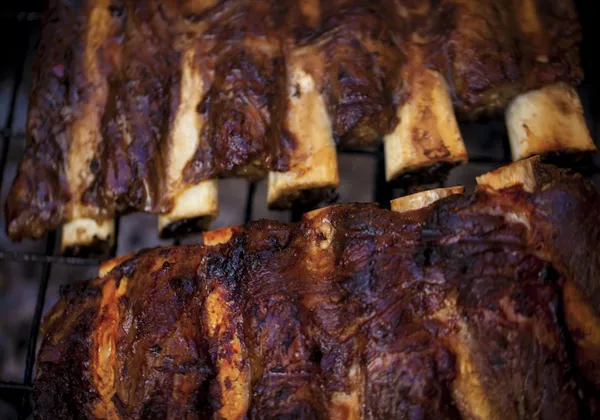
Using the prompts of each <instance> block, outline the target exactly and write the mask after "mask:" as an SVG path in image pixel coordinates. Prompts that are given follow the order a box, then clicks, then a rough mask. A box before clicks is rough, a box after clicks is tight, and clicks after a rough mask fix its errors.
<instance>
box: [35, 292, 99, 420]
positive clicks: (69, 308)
mask: <svg viewBox="0 0 600 420" xmlns="http://www.w3.org/2000/svg"><path fill="white" fill-rule="evenodd" d="M101 297H102V291H101V289H100V288H99V287H98V284H97V282H96V284H81V285H78V286H75V287H74V288H71V289H69V290H68V291H66V293H64V294H62V298H61V300H60V302H59V303H58V304H57V305H56V306H55V307H54V308H53V309H52V310H51V311H50V312H49V314H48V315H46V318H45V320H44V333H46V334H48V335H47V337H46V338H45V339H44V340H43V341H42V348H43V349H42V350H40V351H39V353H38V357H37V372H36V378H35V386H34V391H33V395H34V399H35V417H36V418H40V419H45V418H65V419H66V418H77V417H79V416H80V414H81V412H82V411H83V412H85V411H87V410H89V409H90V406H91V404H92V402H93V401H94V400H95V399H97V398H98V393H97V391H96V388H95V387H94V385H93V380H92V372H91V369H90V353H89V352H90V348H91V346H92V343H91V342H92V340H91V337H92V332H93V329H94V320H95V319H96V318H97V317H98V311H99V308H100V300H101Z"/></svg>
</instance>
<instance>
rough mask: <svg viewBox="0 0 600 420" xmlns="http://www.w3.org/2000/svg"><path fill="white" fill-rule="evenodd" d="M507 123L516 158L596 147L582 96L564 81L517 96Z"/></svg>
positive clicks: (508, 113) (511, 147)
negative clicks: (582, 103) (588, 124)
mask: <svg viewBox="0 0 600 420" xmlns="http://www.w3.org/2000/svg"><path fill="white" fill-rule="evenodd" d="M506 125H507V127H508V138H509V141H510V149H511V151H512V157H513V160H519V159H523V158H526V157H529V156H532V155H538V154H546V153H551V152H571V153H572V152H591V151H595V150H596V146H595V145H594V141H593V140H592V138H591V136H590V132H589V130H588V128H587V125H586V123H585V119H584V117H583V107H582V106H581V102H580V100H579V96H578V95H577V92H576V91H575V89H573V88H572V87H570V86H568V85H566V84H564V83H557V84H554V85H550V86H545V87H543V88H541V89H538V90H533V91H530V92H527V93H524V94H521V95H519V96H517V97H516V98H515V99H514V100H513V101H512V102H511V104H510V105H509V106H508V109H507V111H506Z"/></svg>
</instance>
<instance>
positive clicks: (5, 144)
mask: <svg viewBox="0 0 600 420" xmlns="http://www.w3.org/2000/svg"><path fill="white" fill-rule="evenodd" d="M29 36H30V34H29V32H27V34H26V35H25V36H24V37H23V39H22V40H21V41H22V45H21V46H20V48H19V52H20V55H19V57H18V58H17V60H18V65H17V66H16V67H15V73H14V83H13V86H12V90H11V94H10V105H9V111H8V114H7V116H6V121H5V122H4V128H3V129H2V155H1V156H0V187H2V185H3V182H4V167H5V166H6V160H7V158H8V149H9V145H10V137H11V132H12V126H13V120H14V116H15V108H16V104H17V95H18V93H19V86H21V82H22V80H23V70H24V69H25V60H26V59H27V45H28V44H29Z"/></svg>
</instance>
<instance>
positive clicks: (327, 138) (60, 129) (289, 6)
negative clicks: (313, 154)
mask: <svg viewBox="0 0 600 420" xmlns="http://www.w3.org/2000/svg"><path fill="white" fill-rule="evenodd" d="M48 3H49V4H48V11H47V13H46V14H45V17H44V28H43V33H42V40H41V44H40V49H39V53H38V58H37V62H36V65H35V69H34V83H33V86H32V90H31V95H30V97H31V101H30V112H29V119H28V138H29V140H28V146H27V149H26V151H25V155H24V158H23V161H22V162H21V164H20V166H19V172H18V175H17V178H16V179H15V182H14V186H13V188H12V190H11V193H10V195H9V199H8V204H7V210H8V212H7V214H8V217H7V220H8V226H7V228H8V233H9V235H10V237H11V238H13V239H20V238H23V237H40V236H42V235H43V234H44V233H45V232H47V231H49V230H54V229H56V228H57V227H58V226H59V225H61V224H62V223H64V222H69V221H71V220H75V219H79V218H93V219H111V218H113V217H114V216H116V215H119V214H122V213H125V212H131V211H146V212H152V213H157V214H162V215H166V219H165V220H164V221H163V223H162V224H161V226H162V225H165V226H166V225H168V224H173V223H175V224H176V225H177V224H185V223H186V220H185V219H190V218H191V219H196V220H202V221H203V222H205V221H207V220H209V219H210V218H212V217H213V216H214V215H215V212H216V205H210V206H204V207H203V206H202V204H199V205H198V207H197V208H192V209H189V208H187V207H186V206H187V204H185V203H179V197H180V195H182V194H184V192H185V191H190V190H192V191H193V187H194V186H196V185H198V184H199V183H201V182H207V181H208V180H211V179H216V178H219V177H225V176H244V177H248V178H251V179H258V178H261V177H264V176H265V175H266V174H267V173H269V172H270V173H276V172H284V171H287V170H291V172H292V175H290V177H288V178H289V179H288V178H286V177H283V178H281V179H279V178H278V177H277V176H276V175H271V178H272V180H273V182H272V185H273V189H274V190H273V191H272V193H271V196H270V197H271V198H270V203H271V204H272V205H275V206H289V205H291V203H293V202H294V201H295V200H300V199H305V198H306V197H307V196H310V193H311V191H312V190H317V192H318V191H321V192H322V191H327V190H329V189H331V188H334V187H335V186H336V185H337V183H338V176H337V169H336V168H337V165H334V164H332V163H331V162H330V160H331V159H330V158H329V157H328V158H327V159H326V161H325V162H323V163H322V165H321V166H319V169H318V170H315V171H314V172H311V173H310V174H306V173H305V172H306V171H307V169H306V168H307V167H310V166H311V163H310V162H311V159H309V158H305V157H303V156H302V153H304V151H305V150H307V149H308V150H310V149H311V147H312V146H314V147H316V148H323V147H325V148H327V151H328V153H330V154H331V155H333V147H334V145H335V144H337V145H339V146H340V147H345V146H353V147H354V146H367V147H371V146H374V145H376V143H377V142H378V141H379V140H380V139H381V138H383V137H384V136H386V135H387V136H389V135H392V137H393V135H394V134H395V133H396V131H398V130H395V127H396V125H397V124H398V123H399V121H398V116H402V117H404V119H409V120H410V119H411V118H417V119H418V120H419V121H421V120H422V121H425V120H427V121H430V122H432V121H433V120H435V124H431V128H430V130H431V133H429V134H428V135H430V136H431V137H432V139H430V140H431V141H429V140H428V139H427V136H425V135H424V134H423V133H425V132H421V134H423V135H418V132H415V133H416V134H415V135H414V136H413V137H414V138H412V137H411V138H409V139H408V140H407V141H408V144H409V146H410V148H408V149H406V148H405V147H404V146H403V144H396V143H394V142H391V141H390V142H387V143H388V144H392V143H394V145H395V146H394V145H392V146H394V147H392V146H390V147H389V150H390V151H395V150H397V149H398V148H400V149H402V150H405V151H408V153H407V154H408V156H404V155H402V154H400V156H395V153H392V152H390V154H394V156H387V157H386V159H388V160H389V162H392V163H393V165H392V166H390V168H388V176H389V177H390V178H391V177H393V176H396V175H399V174H401V173H403V172H405V171H407V170H414V169H419V168H422V167H428V166H431V165H432V164H435V163H439V162H443V163H446V164H456V163H458V162H461V161H464V160H465V158H466V152H465V148H464V145H463V144H462V141H461V139H460V135H459V133H458V130H457V127H456V123H455V121H454V115H453V113H452V109H451V101H452V102H453V106H454V107H455V108H456V109H457V110H458V111H459V115H461V116H463V117H467V118H473V117H475V116H477V115H479V114H481V113H490V112H494V111H497V110H499V109H502V108H503V107H504V106H505V105H506V104H507V102H508V101H509V100H511V99H512V98H513V97H514V96H515V95H517V94H519V93H521V92H524V91H528V90H531V89H538V88H540V87H542V86H545V85H547V84H550V83H558V82H565V83H568V84H576V83H577V82H578V81H579V80H580V79H581V77H582V74H581V69H580V67H579V63H578V49H577V45H578V42H579V40H580V38H581V36H580V28H579V25H578V22H577V16H576V15H575V12H574V7H573V5H572V2H571V1H560V0H527V1H520V0H519V1H517V0H514V1H513V0H498V1H497V0H481V1H472V0H441V1H436V2H417V1H414V0H385V1H379V2H371V1H366V0H309V1H298V0H284V1H276V0H268V1H250V0H222V1H218V0H206V1H160V2H158V1H149V0H50V1H49V2H48ZM299 51H305V52H307V54H308V56H307V57H305V61H306V62H314V63H321V64H322V65H320V66H317V67H315V68H310V69H305V70H306V71H309V72H310V73H311V74H310V77H311V78H312V82H313V84H314V86H315V88H318V89H313V90H310V94H311V95H312V96H311V98H312V99H310V101H300V100H298V101H297V103H298V104H301V105H302V106H304V105H306V104H308V105H311V104H312V106H314V107H315V108H314V109H313V110H312V111H305V112H300V111H299V110H298V109H296V108H294V103H292V102H294V100H293V99H291V98H290V89H289V88H290V86H289V83H288V82H289V80H288V78H290V77H296V76H297V74H296V70H297V69H296V68H295V67H294V65H293V64H290V61H291V60H292V58H293V57H297V55H298V52H299ZM288 71H289V72H290V74H288ZM421 74H424V75H431V77H432V80H436V82H435V84H436V86H437V87H436V88H435V89H436V94H435V95H433V94H431V92H415V89H419V87H418V85H419V83H416V82H413V81H412V80H413V79H415V77H416V76H417V75H421ZM437 79H439V80H437ZM407 81H408V82H407ZM292 94H294V93H293V91H292ZM297 94H298V95H300V94H301V92H300V91H298V93H297ZM429 97H431V100H432V101H434V102H436V103H434V104H433V105H432V106H433V109H434V113H433V115H432V116H430V117H427V118H426V115H425V114H423V112H421V111H423V110H422V105H423V104H422V102H423V101H424V100H425V99H424V98H429ZM411 98H412V100H411ZM419 98H421V99H419ZM405 103H408V104H409V106H408V107H406V108H403V107H402V105H403V104H405ZM292 108H293V113H294V115H296V116H297V115H308V116H309V117H311V118H318V121H317V124H318V127H323V129H324V130H328V131H329V132H327V133H322V135H321V136H319V140H320V142H316V143H318V144H315V145H313V143H312V142H310V141H308V140H306V139H305V138H302V136H301V134H302V133H306V132H308V131H307V130H306V129H302V130H300V129H299V128H298V127H291V126H289V124H288V114H289V113H290V112H291V111H290V110H291V109H292ZM321 108H322V109H321ZM411 110H412V111H411ZM317 111H318V112H317ZM417 111H418V112H417ZM294 118H295V117H292V120H294ZM432 119H433V120H432ZM400 123H402V124H404V125H403V127H405V128H406V127H408V128H410V131H411V133H412V132H413V131H414V130H413V128H414V126H415V125H418V121H404V122H402V121H400ZM307 124H310V122H307ZM408 128H407V129H408ZM400 131H402V130H400ZM400 131H398V133H399V132H400ZM417 131H418V130H417ZM425 134H427V133H425ZM402 136H404V137H405V135H404V134H403V133H402ZM332 140H333V142H332ZM307 141H308V145H309V146H311V147H308V146H307V145H306V144H305V143H306V142H307ZM321 143H322V144H321ZM400 143H401V142H400ZM421 143H427V144H425V145H422V144H421ZM403 147H404V148H403ZM420 150H423V151H424V152H423V156H421V155H422V153H421V152H420ZM405 154H406V153H405ZM430 154H432V155H431V156H430ZM525 154H527V153H525ZM413 155H414V156H413ZM328 156H329V155H328ZM315 164H316V163H315ZM205 187H206V188H204V187H203V188H202V190H203V191H204V190H205V189H206V191H208V193H210V197H209V199H210V200H214V201H216V188H213V187H212V186H210V185H209V184H205ZM189 194H190V195H192V196H194V197H196V194H195V193H194V192H191V193H189ZM317 196H319V197H320V196H321V195H319V194H317ZM182 206H183V207H186V208H185V209H183V210H181V209H180V207H182ZM163 227H164V226H163ZM176 228H177V226H171V227H170V229H171V230H173V229H176ZM161 229H162V227H161ZM167 230H168V229H167Z"/></svg>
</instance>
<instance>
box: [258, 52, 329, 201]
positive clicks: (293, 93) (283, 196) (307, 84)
mask: <svg viewBox="0 0 600 420" xmlns="http://www.w3.org/2000/svg"><path fill="white" fill-rule="evenodd" d="M323 65H324V63H323V62H322V58H321V57H319V56H318V55H317V54H316V53H313V51H311V50H308V51H304V52H297V53H296V54H294V55H293V56H292V57H291V59H290V64H289V67H288V74H289V77H288V85H287V90H288V102H289V109H288V112H287V115H286V120H285V126H286V128H287V130H288V131H289V132H290V133H291V135H292V136H293V137H294V139H295V142H296V144H295V147H294V149H293V151H292V153H291V156H290V163H289V165H290V169H289V171H288V172H270V173H269V182H268V198H267V201H268V204H269V206H270V207H275V208H286V207H289V206H290V205H291V204H292V202H294V201H295V200H297V199H298V198H300V197H301V196H302V195H303V194H307V193H308V194H310V193H311V191H313V193H314V190H323V189H331V188H335V187H337V186H338V184H339V175H338V166H337V156H336V152H335V142H334V140H333V136H332V128H331V119H330V117H329V114H328V113H327V108H326V106H325V101H324V96H323V94H322V93H321V87H320V86H319V80H318V79H317V77H316V73H317V71H319V70H318V69H320V68H322V66H323ZM308 69H311V70H312V71H309V70H308Z"/></svg>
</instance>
